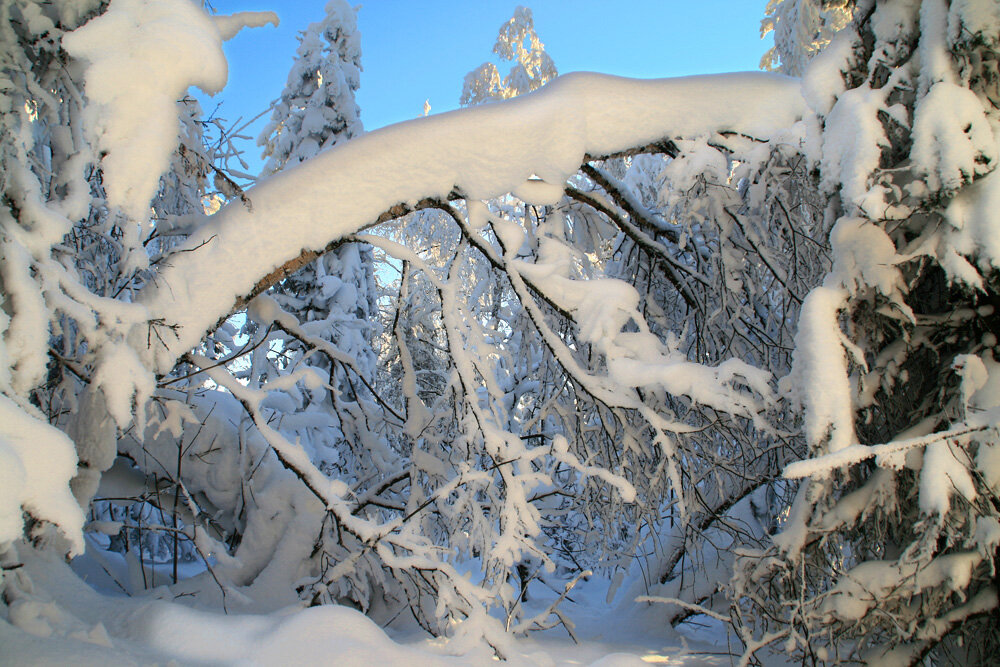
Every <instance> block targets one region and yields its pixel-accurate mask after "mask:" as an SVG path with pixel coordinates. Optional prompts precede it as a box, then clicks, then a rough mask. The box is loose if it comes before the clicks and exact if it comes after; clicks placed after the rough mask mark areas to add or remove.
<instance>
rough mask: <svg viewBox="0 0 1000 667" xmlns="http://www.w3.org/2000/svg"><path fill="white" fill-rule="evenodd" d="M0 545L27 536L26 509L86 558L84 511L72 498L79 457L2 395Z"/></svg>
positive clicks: (58, 436) (58, 435) (59, 437)
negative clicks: (60, 532) (52, 527)
mask: <svg viewBox="0 0 1000 667" xmlns="http://www.w3.org/2000/svg"><path fill="white" fill-rule="evenodd" d="M0 424H3V430H2V431H0V471H2V472H0V543H8V542H12V541H14V540H16V539H18V538H19V537H20V536H21V533H22V532H23V530H24V522H23V517H22V513H21V510H22V508H23V509H24V510H26V511H28V512H30V513H31V514H32V516H35V517H37V518H39V519H43V520H45V521H50V522H52V523H53V524H55V525H56V526H58V527H59V528H60V530H61V531H62V533H63V535H64V536H65V537H66V539H67V540H68V541H69V545H70V549H69V551H70V552H71V553H74V554H78V553H82V552H83V511H82V510H81V509H80V506H79V505H78V504H77V502H76V499H75V498H73V494H72V493H70V489H69V482H70V480H71V479H72V478H73V476H74V475H75V474H76V452H75V450H74V447H73V441H72V440H70V439H69V438H68V437H66V435H65V434H64V433H63V432H62V431H60V430H58V429H56V428H54V427H52V426H50V425H48V424H46V423H45V422H43V421H41V420H39V419H35V418H34V417H32V416H30V415H29V414H27V413H26V412H25V411H24V410H22V409H20V408H19V407H18V406H17V405H15V404H14V402H13V401H11V400H10V399H9V398H7V397H6V396H3V395H0Z"/></svg>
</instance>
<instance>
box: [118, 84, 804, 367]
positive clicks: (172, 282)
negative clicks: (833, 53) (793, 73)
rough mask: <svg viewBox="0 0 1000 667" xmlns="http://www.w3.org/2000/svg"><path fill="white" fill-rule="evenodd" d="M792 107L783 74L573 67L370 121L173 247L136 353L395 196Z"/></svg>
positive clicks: (528, 171) (150, 299)
mask: <svg viewBox="0 0 1000 667" xmlns="http://www.w3.org/2000/svg"><path fill="white" fill-rule="evenodd" d="M804 112H805V105H804V103H803V101H802V98H801V96H800V94H799V87H798V84H797V82H796V81H795V80H793V79H788V78H786V77H781V76H777V75H772V74H764V73H743V74H722V75H708V76H696V77H685V78H680V79H662V80H646V81H641V80H630V79H623V78H620V77H614V76H607V75H601V74H590V73H575V74H570V75H565V76H562V77H560V78H559V79H556V80H555V81H553V82H551V83H550V84H549V85H547V86H545V87H544V88H542V89H541V90H539V91H537V92H535V93H532V94H530V95H525V96H522V97H518V98H515V99H513V100H510V101H506V102H503V103H497V104H490V105H485V106H480V107H474V108H468V109H460V110H457V111H452V112H449V113H445V114H441V115H437V116H428V117H425V118H418V119H415V120H412V121H408V122H405V123H400V124H398V125H394V126H390V127H387V128H382V129H380V130H376V131H374V132H371V133H369V134H366V135H364V136H362V137H358V138H356V139H354V140H352V141H349V142H347V143H346V144H344V145H343V146H337V147H335V148H334V149H332V150H329V151H327V152H324V153H322V154H320V155H319V156H317V157H316V158H315V159H312V160H310V161H308V162H306V163H303V164H301V165H298V166H294V167H291V168H288V169H285V170H283V171H282V172H280V173H278V174H275V175H274V176H272V177H271V178H268V179H266V180H265V181H263V182H261V183H260V184H259V185H257V186H256V187H254V188H252V189H251V190H249V191H248V192H247V195H248V197H249V199H250V201H251V202H252V210H251V208H250V207H245V206H244V205H243V204H241V203H235V204H231V205H229V206H228V207H226V208H225V209H223V210H222V211H220V212H219V213H217V214H216V215H214V216H212V218H211V219H210V220H208V221H207V222H206V223H205V224H204V225H203V226H202V227H201V229H199V230H198V231H196V232H195V233H194V234H193V236H192V237H191V239H190V240H189V241H188V242H187V243H186V244H185V246H184V247H183V248H184V249H187V250H194V249H195V248H198V249H197V250H194V251H193V252H180V253H178V254H175V255H174V256H173V257H172V258H171V262H170V266H168V267H167V268H166V269H165V270H163V271H162V272H161V274H160V276H159V279H158V280H157V281H156V284H155V285H150V286H149V287H147V288H146V289H144V290H143V292H142V294H141V296H140V300H141V301H142V303H144V304H145V305H146V306H147V307H148V308H149V310H150V314H151V319H157V318H163V320H164V321H165V322H169V323H175V324H177V325H180V329H179V330H177V331H173V332H171V331H165V332H163V337H164V338H165V339H169V340H168V341H167V347H166V348H165V349H164V348H163V347H161V346H159V345H154V346H153V347H154V348H155V349H154V350H151V351H150V352H149V353H148V354H155V355H156V360H157V366H158V367H159V368H160V369H161V370H165V369H166V368H168V367H169V366H171V365H172V364H173V362H174V360H175V359H176V358H177V356H179V354H180V353H182V352H183V351H184V350H187V349H190V348H191V347H194V345H195V344H196V343H197V342H198V340H200V339H201V337H202V335H203V333H204V332H205V331H206V330H207V329H208V328H209V327H211V326H212V325H213V324H215V322H216V321H217V320H218V319H219V318H220V317H222V316H224V315H226V314H227V313H228V312H229V311H230V310H231V309H232V308H233V305H234V303H235V302H236V300H237V298H238V297H240V296H242V295H245V294H247V293H249V292H250V290H251V289H252V287H253V285H254V283H255V282H256V281H257V279H258V278H259V276H260V275H261V274H262V271H261V269H262V268H264V267H275V266H279V265H281V264H282V263H283V262H285V261H287V260H289V259H292V258H293V257H296V256H297V255H298V254H299V253H300V252H301V251H302V250H303V249H305V248H322V247H324V246H325V245H326V244H327V243H329V242H330V241H332V240H334V239H337V238H341V237H343V236H346V235H348V234H351V233H353V232H356V231H358V230H359V229H362V228H364V227H365V226H366V225H370V224H372V223H373V222H374V220H375V219H376V218H377V217H378V216H379V215H380V214H381V213H382V212H383V211H385V210H387V209H388V208H389V207H391V206H394V205H396V204H398V203H400V202H408V203H411V204H412V203H415V202H417V201H419V200H421V199H424V198H426V197H440V198H444V197H446V196H447V195H448V193H450V192H452V191H453V190H454V189H456V188H457V189H458V190H460V191H461V192H463V193H464V194H465V195H467V196H468V197H469V198H472V199H489V198H491V197H494V196H498V195H501V194H504V193H506V192H509V191H511V190H513V189H515V188H518V187H520V186H522V185H524V184H525V183H527V182H528V181H529V179H530V178H531V177H532V176H533V175H535V176H537V177H539V178H540V179H541V180H542V181H544V182H545V183H547V184H549V185H552V186H558V187H561V186H562V184H563V183H564V182H565V180H566V179H567V178H568V177H569V176H570V175H571V174H573V173H575V171H576V169H577V168H578V167H579V166H580V164H581V163H582V162H583V161H584V159H585V156H586V155H592V156H599V155H606V154H610V153H614V152H616V151H621V150H625V149H627V148H631V147H633V146H642V145H645V144H647V143H649V142H652V141H658V140H661V139H663V138H668V137H674V136H692V135H704V134H709V133H711V132H714V131H723V130H727V131H737V132H742V133H746V134H750V135H753V136H755V137H758V138H762V139H763V138H770V137H773V136H778V135H780V134H781V133H782V132H784V131H785V130H786V128H788V127H790V126H792V125H794V123H795V122H796V121H797V120H798V119H799V118H801V117H802V115H803V114H804ZM316 210H329V211H336V217H334V218H332V219H331V218H327V217H324V216H316V215H314V214H313V212H314V211H316ZM276 226H278V227H280V229H281V233H280V234H275V233H274V230H275V227H276ZM199 246H202V247H199ZM218 266H226V267H227V268H228V270H227V272H226V273H225V274H223V275H220V274H219V273H218V272H217V271H216V267H218ZM146 333H147V332H146V331H136V332H134V334H133V337H132V344H133V345H134V346H135V347H136V348H137V349H141V350H145V349H146V347H147V346H146Z"/></svg>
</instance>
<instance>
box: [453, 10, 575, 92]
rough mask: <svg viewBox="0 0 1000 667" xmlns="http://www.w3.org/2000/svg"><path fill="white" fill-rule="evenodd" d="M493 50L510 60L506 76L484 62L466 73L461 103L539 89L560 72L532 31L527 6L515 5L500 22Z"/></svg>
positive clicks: (532, 21)
mask: <svg viewBox="0 0 1000 667" xmlns="http://www.w3.org/2000/svg"><path fill="white" fill-rule="evenodd" d="M493 53H495V54H496V55H497V56H499V57H500V59H501V60H504V61H508V62H510V63H512V64H511V67H510V71H509V72H508V73H507V76H504V77H501V76H500V70H499V69H497V66H496V65H495V64H493V63H491V62H485V63H483V64H482V65H480V66H479V67H477V68H476V69H474V70H472V71H471V72H469V73H468V74H466V75H465V83H464V84H463V86H462V95H461V97H460V98H459V102H460V103H461V104H463V105H473V104H483V103H484V102H489V101H493V100H507V99H510V98H512V97H517V96H518V95H523V94H524V93H530V92H531V91H533V90H538V89H539V88H541V87H542V86H544V85H545V84H546V83H548V82H549V81H551V80H552V79H554V78H556V76H558V74H559V73H558V71H556V65H555V63H554V62H552V58H550V57H549V54H547V53H546V52H545V45H544V44H542V41H541V40H540V39H539V38H538V34H537V33H536V32H535V22H534V19H533V18H532V16H531V10H530V9H528V8H527V7H517V8H516V9H515V10H514V15H513V16H511V17H510V19H509V20H508V21H507V22H506V23H504V24H503V25H502V26H500V32H499V34H498V35H497V41H496V43H495V44H494V45H493Z"/></svg>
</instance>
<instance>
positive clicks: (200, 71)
mask: <svg viewBox="0 0 1000 667" xmlns="http://www.w3.org/2000/svg"><path fill="white" fill-rule="evenodd" d="M268 23H273V24H274V25H277V24H278V17H277V16H276V15H275V14H274V13H273V12H240V13H239V14H236V15H233V16H216V17H210V16H208V15H207V14H205V12H203V11H202V10H201V9H200V8H199V7H198V6H197V5H196V4H194V3H192V2H189V1H188V0H153V1H152V2H143V1H141V0H114V2H112V3H111V5H110V6H109V7H108V10H107V11H106V12H104V13H103V14H101V15H100V16H98V17H97V18H95V19H93V20H91V21H90V22H88V23H87V24H86V25H84V26H83V27H81V28H79V29H77V30H75V31H73V32H72V33H69V34H67V35H66V36H65V37H64V38H63V40H62V45H63V47H64V48H65V49H66V50H67V51H68V52H69V53H70V54H71V55H73V56H74V57H76V58H80V59H82V60H85V61H87V62H88V63H89V66H88V68H87V72H86V75H85V76H86V91H87V97H89V98H90V100H91V101H92V102H94V103H95V104H96V107H95V109H94V112H95V113H94V116H93V117H92V118H91V119H90V120H89V121H88V122H90V124H91V131H92V132H93V133H94V134H95V138H96V140H97V142H96V143H97V145H98V146H99V147H100V148H101V150H102V151H104V152H106V156H105V157H104V159H103V160H102V167H103V169H104V185H105V187H106V188H107V196H108V202H109V203H111V204H112V205H115V206H118V207H120V208H121V209H122V210H123V211H125V213H127V214H128V215H130V216H132V217H133V218H135V219H137V220H140V221H142V220H145V218H146V217H148V215H149V202H150V200H151V199H152V198H153V195H154V194H156V189H157V187H159V182H160V175H161V174H162V173H163V172H165V171H166V170H167V168H168V167H169V166H170V155H171V154H172V153H173V152H174V150H175V149H176V148H177V139H178V132H179V125H178V122H177V108H176V101H177V99H178V98H179V97H181V96H182V95H183V94H184V92H185V91H186V90H187V89H188V87H189V86H198V87H199V88H201V89H202V90H204V91H205V92H206V93H209V94H215V93H216V92H218V91H220V90H222V88H223V86H225V85H226V79H227V78H228V76H229V65H228V63H227V62H226V57H225V55H224V54H223V53H222V42H223V41H225V40H227V39H230V38H231V37H233V36H234V35H236V33H237V32H239V31H240V29H241V28H244V27H248V26H249V27H256V26H261V25H266V24H268Z"/></svg>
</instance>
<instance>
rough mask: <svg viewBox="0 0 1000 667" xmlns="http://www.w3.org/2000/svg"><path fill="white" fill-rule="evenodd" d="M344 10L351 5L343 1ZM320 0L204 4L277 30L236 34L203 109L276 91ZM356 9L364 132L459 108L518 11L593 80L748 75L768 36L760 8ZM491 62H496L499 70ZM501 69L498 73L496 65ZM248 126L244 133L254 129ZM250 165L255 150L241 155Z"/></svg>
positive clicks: (657, 4)
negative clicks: (224, 72) (269, 16)
mask: <svg viewBox="0 0 1000 667" xmlns="http://www.w3.org/2000/svg"><path fill="white" fill-rule="evenodd" d="M349 1H350V0H349ZM325 4H326V3H325V0H212V6H213V7H214V8H215V9H216V11H218V12H219V13H220V14H228V13H232V12H236V11H241V10H274V11H276V12H277V13H278V15H279V16H280V18H281V26H280V27H278V28H273V27H270V26H268V27H264V28H258V29H255V30H244V31H243V32H241V33H240V34H239V35H238V36H237V37H236V38H234V39H233V40H232V41H230V42H229V43H227V45H226V54H227V57H228V58H229V63H230V74H229V85H227V87H226V89H225V90H224V91H223V92H222V93H220V94H219V95H216V97H215V98H214V99H210V100H205V101H203V106H204V108H205V111H206V112H209V113H210V112H212V111H213V109H214V108H215V107H216V105H217V104H220V103H221V107H219V110H218V115H220V116H222V117H224V118H226V119H228V120H230V121H232V120H235V119H236V118H238V117H240V116H242V117H244V118H250V117H252V116H254V115H256V114H258V113H260V112H261V111H264V110H265V109H266V108H267V107H268V104H269V103H270V101H271V100H272V99H274V98H276V97H277V96H278V95H279V94H280V93H281V89H282V87H283V86H284V84H285V79H286V77H287V74H288V69H289V66H290V65H291V62H292V58H293V56H294V55H295V48H296V46H297V41H296V35H297V34H298V32H299V31H300V30H302V29H304V28H305V27H306V26H307V25H308V24H309V23H311V22H313V21H318V20H320V19H321V18H322V17H323V6H324V5H325ZM352 4H355V5H357V4H360V5H361V9H360V11H359V13H358V26H359V30H360V32H361V45H362V66H363V68H364V71H363V72H362V75H361V90H360V91H359V92H358V96H357V99H358V104H359V105H360V107H361V118H362V120H363V121H364V124H365V128H366V129H368V130H373V129H376V128H378V127H382V126H384V125H388V124H391V123H395V122H399V121H402V120H407V119H409V118H413V117H415V116H418V115H420V114H421V112H422V110H423V105H424V100H425V99H429V100H430V104H431V107H432V110H431V113H439V112H442V111H448V110H450V109H454V108H456V107H457V106H458V97H459V94H460V93H461V90H462V81H463V79H464V78H465V74H466V73H467V72H469V71H470V70H472V69H473V68H475V67H476V66H478V65H479V64H480V63H482V62H484V61H486V60H490V59H492V60H494V62H497V61H496V60H495V58H494V57H493V54H492V47H493V42H494V40H495V39H496V35H497V31H498V29H499V28H500V25H501V24H503V23H504V22H505V21H506V20H507V19H508V18H510V16H511V14H512V13H513V10H514V8H515V7H516V6H517V5H518V4H524V5H525V6H528V7H530V8H531V9H532V12H533V13H534V19H535V30H536V32H537V33H538V35H539V37H540V38H541V40H542V42H544V43H545V48H546V51H547V52H548V53H549V55H550V56H551V57H552V59H553V60H554V61H555V63H556V66H557V67H558V69H559V72H560V73H566V72H573V71H581V70H583V71H597V72H605V73H608V74H619V75H622V76H633V77H640V78H654V77H666V76H683V75H688V74H705V73H713V72H731V71H739V70H752V69H757V64H758V62H759V61H760V57H761V55H763V53H764V52H765V51H766V50H767V49H768V48H769V47H770V39H768V40H761V39H760V37H759V26H760V19H761V16H762V15H763V10H764V5H765V4H766V2H765V0H759V2H758V1H755V0H701V1H695V2H691V1H689V0H622V1H621V2H619V3H611V2H608V1H607V0H558V1H557V0H536V1H535V2H529V1H526V0H369V1H368V2H361V3H358V2H352ZM498 64H499V63H498ZM501 71H505V70H504V68H503V67H501ZM262 124H263V121H259V122H258V123H257V124H255V126H254V127H253V128H252V129H251V133H252V134H253V136H256V133H257V131H258V130H259V128H260V127H261V126H262ZM250 152H251V153H254V155H248V156H247V157H256V149H252V150H250Z"/></svg>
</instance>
